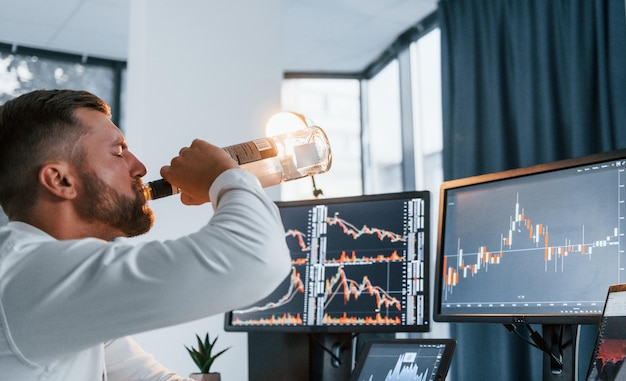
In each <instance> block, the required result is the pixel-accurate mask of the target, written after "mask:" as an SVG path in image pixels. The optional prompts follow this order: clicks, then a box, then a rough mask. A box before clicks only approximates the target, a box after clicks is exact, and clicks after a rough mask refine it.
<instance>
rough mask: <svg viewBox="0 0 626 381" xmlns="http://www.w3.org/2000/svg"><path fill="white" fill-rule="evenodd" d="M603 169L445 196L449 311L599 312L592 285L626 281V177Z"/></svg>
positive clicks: (598, 292) (598, 290)
mask: <svg viewBox="0 0 626 381" xmlns="http://www.w3.org/2000/svg"><path fill="white" fill-rule="evenodd" d="M601 169H602V168H601ZM601 169H598V170H587V171H583V170H577V171H575V170H571V171H569V172H568V173H567V174H564V175H555V174H545V175H543V176H537V177H536V178H533V180H532V181H526V180H516V181H511V182H501V183H498V184H490V183H487V184H482V185H479V186H475V187H473V188H472V189H459V190H454V191H449V192H448V194H447V199H446V201H445V203H446V204H445V208H446V210H445V214H446V215H445V218H446V219H445V221H444V224H445V235H444V237H442V241H443V242H444V255H443V257H442V265H441V267H440V268H439V270H438V271H441V272H442V273H441V274H440V275H441V276H440V279H441V282H442V285H441V289H442V296H441V297H442V302H443V303H444V305H443V307H444V308H450V309H457V308H459V309H465V310H467V309H481V310H484V309H485V308H495V309H498V311H499V312H505V311H509V310H512V309H516V308H518V307H520V306H523V307H524V308H528V309H527V311H531V313H532V311H533V310H532V308H533V307H536V308H537V310H539V309H541V310H545V308H546V306H549V307H550V308H553V309H554V311H568V312H572V313H576V312H580V313H598V312H601V306H602V303H603V297H604V295H603V293H604V291H605V290H606V289H605V288H604V287H603V286H601V287H589V285H595V284H598V283H600V284H603V285H606V287H607V288H608V285H609V284H612V283H620V282H623V281H626V276H625V273H624V272H625V269H624V265H626V257H625V254H624V248H625V247H626V246H625V240H624V225H623V224H624V218H625V217H626V209H625V206H624V201H625V200H626V192H625V190H624V185H626V180H625V175H624V171H623V170H622V169H617V170H616V169H615V168H610V167H609V166H608V165H607V168H606V170H601Z"/></svg>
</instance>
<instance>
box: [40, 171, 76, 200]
mask: <svg viewBox="0 0 626 381" xmlns="http://www.w3.org/2000/svg"><path fill="white" fill-rule="evenodd" d="M76 180H77V177H76V175H75V171H74V170H73V167H72V166H70V165H69V163H67V162H64V161H55V162H50V163H46V164H44V165H43V166H42V167H41V169H40V170H39V182H40V183H41V185H42V186H43V187H44V188H45V189H47V190H48V191H49V192H50V193H52V194H53V195H55V196H57V197H60V198H64V199H68V200H69V199H73V198H75V197H76V195H77V194H78V192H77V190H76Z"/></svg>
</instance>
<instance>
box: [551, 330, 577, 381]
mask: <svg viewBox="0 0 626 381" xmlns="http://www.w3.org/2000/svg"><path fill="white" fill-rule="evenodd" d="M578 329H579V326H578V325H577V324H543V325H542V332H543V340H544V341H545V343H546V344H547V347H548V349H549V350H550V352H551V353H552V354H554V356H556V358H558V359H560V360H561V365H559V364H558V363H557V362H555V361H554V360H553V358H552V356H550V355H548V354H544V356H543V381H564V380H568V381H569V380H578V361H577V359H578V343H577V338H578Z"/></svg>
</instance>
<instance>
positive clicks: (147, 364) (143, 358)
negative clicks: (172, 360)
mask: <svg viewBox="0 0 626 381" xmlns="http://www.w3.org/2000/svg"><path fill="white" fill-rule="evenodd" d="M104 357H105V363H106V372H107V380H108V381H128V380H133V381H193V380H192V379H190V378H185V377H181V376H178V375H176V374H175V373H174V372H172V371H170V370H169V369H167V368H165V367H164V366H163V365H161V364H160V363H158V362H157V361H156V360H155V359H154V356H152V355H151V354H149V353H147V352H145V351H144V350H143V349H142V348H141V347H140V346H139V344H137V342H135V340H133V339H132V338H131V337H128V336H126V337H123V338H120V339H116V340H112V341H109V342H106V343H105V344H104Z"/></svg>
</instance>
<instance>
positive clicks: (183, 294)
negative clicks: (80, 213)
mask: <svg viewBox="0 0 626 381" xmlns="http://www.w3.org/2000/svg"><path fill="white" fill-rule="evenodd" d="M210 198H211V200H212V204H213V208H214V211H215V212H214V214H213V216H212V217H211V219H210V221H209V222H208V224H207V225H206V226H204V227H202V228H201V229H200V230H199V231H197V232H195V233H192V234H189V235H187V236H184V237H181V238H179V239H175V240H168V241H164V242H160V241H152V242H145V243H141V244H137V245H130V244H128V243H124V242H105V241H102V240H99V239H80V240H65V241H59V240H56V239H54V238H52V237H51V236H49V235H48V234H46V233H45V232H43V231H41V230H38V229H36V228H35V227H33V226H30V225H27V224H24V223H21V222H9V223H8V225H7V226H5V227H2V228H0V379H1V380H46V381H48V380H50V381H57V380H58V381H71V380H77V381H101V380H108V381H118V380H132V381H140V380H145V381H148V380H149V381H156V380H159V381H161V380H179V379H181V378H179V377H178V376H176V375H174V374H173V373H171V372H169V371H168V370H167V369H164V368H163V367H162V366H161V365H159V364H158V363H157V362H156V361H155V360H154V359H153V358H152V357H151V356H150V355H148V354H146V353H145V352H143V351H142V350H141V348H139V347H138V346H137V344H136V343H135V342H134V341H133V340H132V339H130V338H128V337H127V336H128V335H131V334H135V333H139V332H143V331H148V330H152V329H157V328H162V327H166V326H169V325H174V324H180V323H184V322H188V321H192V320H195V319H199V318H203V317H207V316H210V315H214V314H217V313H222V312H225V311H229V310H232V309H235V308H241V307H243V306H246V305H249V304H251V303H254V302H256V301H258V300H259V299H261V298H263V297H265V296H267V295H269V294H270V293H271V292H272V291H273V290H274V289H275V288H276V287H277V286H278V285H279V284H280V282H282V281H283V280H284V278H285V277H286V276H287V275H288V273H289V269H290V267H291V265H290V260H289V252H288V249H287V246H286V244H285V238H284V228H283V226H282V223H281V220H280V216H279V214H278V210H277V208H276V206H275V205H274V203H273V202H272V201H271V200H269V199H268V198H267V197H266V196H265V194H264V192H263V190H262V189H261V187H260V186H259V184H258V180H257V179H256V178H255V177H254V176H253V175H251V174H250V173H248V172H246V171H244V170H241V169H231V170H228V171H226V172H224V173H223V174H221V175H220V176H219V177H218V178H217V179H216V181H215V182H214V184H213V186H212V187H211V190H210ZM199 292H202V295H203V298H204V299H205V300H206V301H207V302H206V303H198V302H197V296H198V293H199Z"/></svg>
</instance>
